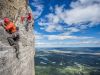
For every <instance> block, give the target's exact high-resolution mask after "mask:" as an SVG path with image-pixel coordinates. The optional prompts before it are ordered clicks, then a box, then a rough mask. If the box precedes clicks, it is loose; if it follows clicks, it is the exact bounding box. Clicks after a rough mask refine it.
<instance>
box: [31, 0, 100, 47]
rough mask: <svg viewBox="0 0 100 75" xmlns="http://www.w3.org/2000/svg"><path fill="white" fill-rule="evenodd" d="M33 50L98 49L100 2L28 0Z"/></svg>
mask: <svg viewBox="0 0 100 75" xmlns="http://www.w3.org/2000/svg"><path fill="white" fill-rule="evenodd" d="M29 4H30V7H31V8H32V11H33V17H34V34H35V46H36V47H100V0H29Z"/></svg>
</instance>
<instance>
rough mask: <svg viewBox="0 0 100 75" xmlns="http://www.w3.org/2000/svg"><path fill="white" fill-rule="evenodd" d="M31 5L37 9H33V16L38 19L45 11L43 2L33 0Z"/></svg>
mask: <svg viewBox="0 0 100 75" xmlns="http://www.w3.org/2000/svg"><path fill="white" fill-rule="evenodd" d="M31 5H32V6H33V7H34V9H35V10H33V16H34V18H35V19H37V18H38V17H39V16H40V15H41V13H42V12H43V8H44V6H43V4H42V2H41V1H40V0H33V2H32V3H31Z"/></svg>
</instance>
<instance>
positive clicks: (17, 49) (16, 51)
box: [14, 42, 19, 59]
mask: <svg viewBox="0 0 100 75" xmlns="http://www.w3.org/2000/svg"><path fill="white" fill-rule="evenodd" d="M14 48H15V53H16V57H17V58H18V59H19V45H18V43H17V42H16V44H15V45H14Z"/></svg>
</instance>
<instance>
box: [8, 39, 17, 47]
mask: <svg viewBox="0 0 100 75" xmlns="http://www.w3.org/2000/svg"><path fill="white" fill-rule="evenodd" d="M7 40H8V42H9V44H10V46H13V45H14V44H15V42H14V40H13V38H12V37H8V38H7Z"/></svg>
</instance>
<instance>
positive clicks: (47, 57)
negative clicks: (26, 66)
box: [35, 47, 100, 75]
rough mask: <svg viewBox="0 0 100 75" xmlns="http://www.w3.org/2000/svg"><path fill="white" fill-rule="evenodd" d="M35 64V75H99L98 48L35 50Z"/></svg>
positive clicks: (99, 60)
mask: <svg viewBox="0 0 100 75" xmlns="http://www.w3.org/2000/svg"><path fill="white" fill-rule="evenodd" d="M35 63H36V64H35V65H36V75H100V48H99V47H91V48H89V47H75V48H71V47H69V48H68V47H67V48H66V47H63V48H36V56H35Z"/></svg>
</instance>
